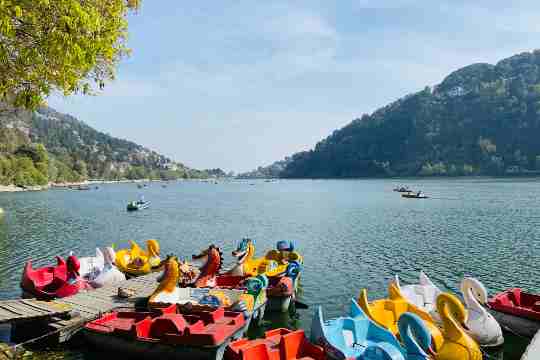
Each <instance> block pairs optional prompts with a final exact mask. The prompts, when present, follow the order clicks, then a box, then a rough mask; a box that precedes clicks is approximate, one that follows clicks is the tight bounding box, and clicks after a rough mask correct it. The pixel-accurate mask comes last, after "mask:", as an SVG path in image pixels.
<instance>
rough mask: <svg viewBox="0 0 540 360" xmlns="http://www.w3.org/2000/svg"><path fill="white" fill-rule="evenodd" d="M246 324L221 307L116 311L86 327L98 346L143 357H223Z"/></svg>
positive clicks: (215, 359)
mask: <svg viewBox="0 0 540 360" xmlns="http://www.w3.org/2000/svg"><path fill="white" fill-rule="evenodd" d="M244 327H245V319H244V316H243V315H242V313H240V312H233V311H227V310H225V309H224V307H218V308H190V309H186V308H184V309H182V308H179V307H177V306H176V305H171V306H168V307H166V308H161V309H159V310H157V311H156V310H154V311H143V312H141V311H136V310H132V311H113V312H110V313H107V314H105V315H103V316H102V317H100V318H99V319H97V320H94V321H92V322H89V323H88V324H86V325H85V327H84V336H85V338H86V339H87V340H88V342H89V343H90V344H91V345H93V346H94V347H96V348H98V349H104V348H106V349H108V350H112V351H115V352H118V354H122V355H123V356H125V355H128V356H130V357H139V358H143V359H152V358H153V359H190V360H207V359H212V360H221V359H223V354H224V352H225V348H226V347H227V345H228V344H229V343H230V341H231V340H233V339H237V338H240V337H241V336H242V334H243V329H244Z"/></svg>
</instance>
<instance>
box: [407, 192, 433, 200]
mask: <svg viewBox="0 0 540 360" xmlns="http://www.w3.org/2000/svg"><path fill="white" fill-rule="evenodd" d="M401 197H403V198H407V199H429V196H427V195H423V194H419V193H410V192H409V193H403V194H401Z"/></svg>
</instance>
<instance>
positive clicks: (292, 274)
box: [227, 239, 303, 312]
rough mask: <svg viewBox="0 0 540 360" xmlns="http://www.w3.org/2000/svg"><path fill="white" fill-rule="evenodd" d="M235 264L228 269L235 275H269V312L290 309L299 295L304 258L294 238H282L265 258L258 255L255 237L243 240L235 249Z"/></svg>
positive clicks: (229, 272) (230, 273) (233, 253)
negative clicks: (256, 255)
mask: <svg viewBox="0 0 540 360" xmlns="http://www.w3.org/2000/svg"><path fill="white" fill-rule="evenodd" d="M232 255H233V256H234V257H235V258H236V264H235V266H234V267H233V268H232V269H231V270H229V271H228V272H227V274H228V275H233V276H255V275H258V274H264V275H266V276H267V277H268V278H269V287H268V308H267V311H270V312H274V311H280V312H286V311H287V310H288V309H289V306H290V304H291V302H293V301H294V300H295V298H296V290H297V288H298V283H299V278H300V272H301V270H302V265H303V258H302V256H301V255H300V254H299V253H298V252H296V251H294V245H293V243H292V242H290V241H283V240H282V241H278V243H277V245H276V249H275V250H271V251H269V252H268V253H267V254H266V255H265V257H263V258H254V256H255V244H254V241H253V240H251V239H242V241H241V242H240V244H239V245H238V247H237V248H236V249H235V250H234V251H233V252H232Z"/></svg>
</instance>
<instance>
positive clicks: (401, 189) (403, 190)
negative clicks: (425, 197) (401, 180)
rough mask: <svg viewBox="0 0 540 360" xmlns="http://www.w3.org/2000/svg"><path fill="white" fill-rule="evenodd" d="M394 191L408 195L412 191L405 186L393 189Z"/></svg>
mask: <svg viewBox="0 0 540 360" xmlns="http://www.w3.org/2000/svg"><path fill="white" fill-rule="evenodd" d="M394 191H395V192H400V193H410V192H412V190H411V189H409V188H408V187H406V186H399V187H397V188H395V189H394Z"/></svg>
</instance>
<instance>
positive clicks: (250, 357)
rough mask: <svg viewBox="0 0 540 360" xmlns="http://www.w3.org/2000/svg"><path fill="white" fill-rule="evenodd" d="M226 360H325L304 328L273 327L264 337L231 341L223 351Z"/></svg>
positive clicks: (324, 356) (321, 351) (323, 354)
mask: <svg viewBox="0 0 540 360" xmlns="http://www.w3.org/2000/svg"><path fill="white" fill-rule="evenodd" d="M225 359H226V360H297V359H298V360H300V359H301V360H326V355H325V353H324V350H323V348H322V347H320V346H317V345H313V344H312V343H310V342H309V340H308V339H307V338H306V335H305V334H304V330H295V331H293V330H289V329H283V328H281V329H275V330H270V331H267V332H266V333H265V334H264V339H255V340H248V339H240V340H236V341H233V342H231V343H230V344H229V346H228V347H227V350H226V351H225Z"/></svg>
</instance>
